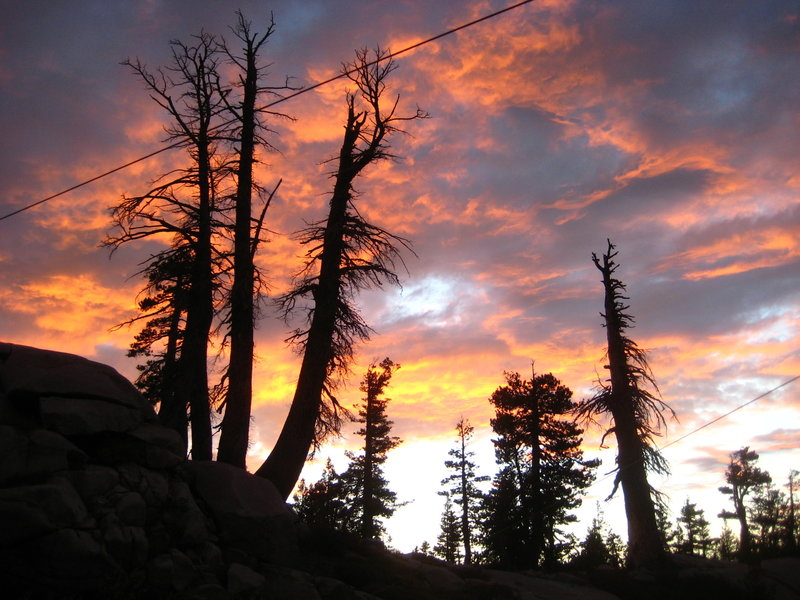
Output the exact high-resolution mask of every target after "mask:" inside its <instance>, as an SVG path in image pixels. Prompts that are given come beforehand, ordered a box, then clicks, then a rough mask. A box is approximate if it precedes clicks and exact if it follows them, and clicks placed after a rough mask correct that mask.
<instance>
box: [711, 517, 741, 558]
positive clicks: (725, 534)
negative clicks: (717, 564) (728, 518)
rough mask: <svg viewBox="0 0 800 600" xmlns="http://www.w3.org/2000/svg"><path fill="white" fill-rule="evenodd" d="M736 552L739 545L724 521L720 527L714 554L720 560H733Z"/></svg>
mask: <svg viewBox="0 0 800 600" xmlns="http://www.w3.org/2000/svg"><path fill="white" fill-rule="evenodd" d="M738 552H739V545H738V543H737V542H736V536H735V535H734V533H733V531H731V528H730V527H728V523H727V522H726V523H725V525H724V526H723V527H722V532H721V533H720V535H719V538H717V543H716V548H715V552H714V554H715V555H716V557H717V558H719V559H721V560H733V559H734V558H735V557H736V555H737V554H738Z"/></svg>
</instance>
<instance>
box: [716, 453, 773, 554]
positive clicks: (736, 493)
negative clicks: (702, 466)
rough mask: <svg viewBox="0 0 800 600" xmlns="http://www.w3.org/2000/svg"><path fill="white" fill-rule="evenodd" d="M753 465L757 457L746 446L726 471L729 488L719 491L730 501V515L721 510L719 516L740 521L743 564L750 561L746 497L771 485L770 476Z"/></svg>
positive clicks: (751, 538)
mask: <svg viewBox="0 0 800 600" xmlns="http://www.w3.org/2000/svg"><path fill="white" fill-rule="evenodd" d="M756 461H758V454H756V453H755V452H753V451H751V450H750V448H749V447H748V446H745V447H744V448H741V449H739V450H737V451H736V452H733V453H732V454H731V460H730V463H729V464H728V468H727V469H726V471H725V481H726V482H727V483H728V485H726V486H722V487H720V488H719V491H720V492H722V493H723V494H726V495H728V496H730V497H731V500H732V501H733V511H728V510H724V511H722V512H721V513H720V514H719V516H720V517H722V518H723V519H737V520H738V521H739V559H740V560H741V561H742V562H749V561H750V560H751V559H752V558H753V535H752V533H751V531H750V523H748V520H747V504H746V501H747V497H748V496H749V495H750V494H751V493H752V492H753V491H755V489H756V488H757V487H758V486H761V485H765V484H768V483H770V482H771V481H772V478H771V477H770V475H769V473H767V472H766V471H762V470H761V469H759V468H758V467H757V466H756V464H755V463H756Z"/></svg>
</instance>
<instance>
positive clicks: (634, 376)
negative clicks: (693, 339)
mask: <svg viewBox="0 0 800 600" xmlns="http://www.w3.org/2000/svg"><path fill="white" fill-rule="evenodd" d="M617 254H618V252H617V251H616V250H615V246H614V245H613V244H612V243H611V241H610V240H609V241H608V249H607V251H606V252H605V254H603V256H602V259H601V258H599V257H598V256H597V255H596V254H594V253H592V262H594V265H595V267H597V269H598V270H599V271H600V272H601V273H602V275H603V288H604V290H605V313H603V314H602V316H603V318H604V320H605V328H606V337H607V341H608V351H607V357H608V365H606V367H605V368H606V369H608V370H609V375H610V377H609V379H608V380H606V381H601V382H600V384H599V385H600V387H599V389H598V392H597V393H596V394H595V395H594V397H592V398H591V399H589V400H585V401H583V402H582V403H581V404H580V407H579V410H578V413H577V414H578V416H579V418H583V419H585V420H594V418H595V417H596V416H598V415H610V417H611V421H612V424H611V426H610V428H609V429H608V430H607V431H606V433H605V435H604V436H603V437H604V438H605V436H606V435H609V434H610V433H612V432H613V433H614V436H615V437H616V440H617V475H616V478H615V480H614V488H613V491H612V492H611V495H613V494H614V492H615V491H616V490H617V487H618V486H619V485H622V494H623V497H624V499H625V515H626V517H627V521H628V546H629V548H628V561H629V562H630V564H631V565H632V566H640V565H643V564H647V563H657V562H661V561H663V560H665V559H666V552H665V549H664V543H663V540H662V535H661V533H660V531H659V529H658V523H657V521H656V512H655V504H656V502H657V499H654V495H655V494H656V492H655V490H654V489H653V488H652V487H651V486H650V484H649V483H648V481H647V471H648V470H651V471H654V472H657V473H666V472H668V468H667V463H666V461H665V460H664V458H663V457H662V456H661V453H660V452H659V451H658V450H657V449H656V447H655V446H654V444H653V437H654V436H656V435H660V432H661V430H662V429H663V428H664V427H665V425H666V422H665V419H664V415H663V413H664V411H667V412H668V413H670V414H671V413H672V410H671V409H670V408H669V407H668V406H667V405H666V404H665V403H664V402H663V401H662V400H661V399H660V394H659V392H658V386H657V385H656V383H655V379H654V377H653V374H652V371H651V370H650V366H649V365H648V362H647V356H646V354H645V352H644V350H642V349H641V348H639V346H638V345H637V344H636V342H634V341H633V340H632V339H630V338H629V337H628V336H627V335H626V330H627V329H629V328H631V327H633V323H634V318H633V316H631V315H630V314H629V313H628V312H627V311H628V309H629V308H630V307H629V306H628V305H627V304H625V302H626V301H627V300H628V297H627V296H625V295H624V292H625V284H624V283H623V282H622V281H620V280H619V279H617V278H616V277H615V272H616V270H617V268H618V265H617V263H616V262H615V261H614V259H615V258H616V256H617Z"/></svg>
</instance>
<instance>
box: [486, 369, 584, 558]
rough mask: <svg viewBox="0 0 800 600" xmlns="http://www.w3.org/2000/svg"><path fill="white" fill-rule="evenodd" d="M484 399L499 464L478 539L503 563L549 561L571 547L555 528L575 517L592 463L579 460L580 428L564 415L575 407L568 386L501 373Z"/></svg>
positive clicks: (542, 378) (547, 379)
mask: <svg viewBox="0 0 800 600" xmlns="http://www.w3.org/2000/svg"><path fill="white" fill-rule="evenodd" d="M490 402H491V403H492V404H493V405H494V407H495V418H493V419H492V420H491V424H492V429H493V430H494V432H495V433H496V434H497V436H498V437H497V438H496V439H494V440H493V441H494V444H495V455H496V458H497V462H498V464H500V465H502V469H501V471H500V472H499V473H498V475H497V476H496V478H495V486H494V488H493V489H492V491H491V492H490V493H489V497H487V500H486V503H485V504H486V505H485V507H484V512H485V513H489V514H488V515H487V519H486V520H485V522H484V524H483V528H484V533H483V540H484V541H483V545H484V547H485V549H486V552H487V555H488V556H490V557H492V560H494V561H495V562H497V563H499V564H502V565H504V566H510V567H537V566H540V565H544V566H547V567H552V566H554V565H555V564H556V563H557V562H558V561H559V560H560V559H561V558H562V557H563V556H564V555H565V554H566V553H567V552H568V551H569V547H568V544H565V543H564V542H565V541H566V540H567V538H566V536H565V532H564V531H563V530H562V529H561V526H562V525H565V524H567V523H570V522H573V521H574V520H575V516H574V514H572V511H573V510H574V509H576V508H577V507H578V506H580V503H581V497H580V494H581V492H582V491H583V490H584V489H585V488H586V487H588V486H589V485H590V484H591V482H592V480H593V477H594V475H593V469H594V468H595V467H596V466H597V464H598V463H597V462H596V461H583V451H582V450H581V448H580V444H581V441H582V439H581V433H583V431H582V430H581V429H580V428H578V426H577V425H576V424H575V423H574V421H573V420H572V419H566V418H564V417H565V416H566V415H568V414H569V413H571V412H572V411H573V410H574V409H575V406H576V405H575V403H574V402H573V401H572V392H571V391H570V390H569V389H568V388H567V387H565V386H563V385H561V382H560V381H559V380H558V379H557V378H556V377H554V376H553V375H552V374H546V375H534V376H533V377H532V378H531V379H530V380H523V379H522V378H521V377H520V375H519V373H506V385H505V386H501V387H500V388H498V389H497V390H496V391H495V392H494V393H493V394H492V397H491V398H490ZM498 510H502V511H503V512H502V513H497V512H496V511H498ZM493 512H494V514H492V513H493Z"/></svg>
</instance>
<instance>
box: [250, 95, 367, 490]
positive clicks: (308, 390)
mask: <svg viewBox="0 0 800 600" xmlns="http://www.w3.org/2000/svg"><path fill="white" fill-rule="evenodd" d="M354 124H355V117H354V114H353V110H352V107H351V109H350V113H349V116H348V123H347V128H346V130H345V139H344V144H343V146H342V151H341V153H340V163H339V172H338V173H337V176H336V184H335V186H334V191H333V196H332V197H331V201H330V211H329V214H328V221H327V224H326V227H325V236H324V240H323V244H324V247H323V251H322V261H321V266H320V274H319V282H318V285H317V287H316V289H315V290H314V315H313V317H312V319H311V325H310V326H309V330H308V339H307V341H306V349H305V352H304V353H303V362H302V364H301V365H300V374H299V376H298V378H297V388H296V389H295V393H294V398H292V405H291V407H290V409H289V414H288V415H287V417H286V421H285V422H284V424H283V429H282V430H281V433H280V436H279V437H278V440H277V442H276V443H275V446H274V447H273V449H272V452H270V454H269V456H268V457H267V460H266V461H264V464H262V465H261V467H260V468H259V469H258V470H257V471H256V475H259V476H261V477H265V478H267V479H269V480H270V481H272V483H274V484H275V487H277V488H278V491H279V492H280V493H281V494H282V495H283V497H284V498H288V497H289V495H290V494H291V493H292V488H294V485H295V483H297V480H298V478H299V477H300V472H301V471H302V470H303V465H304V464H305V461H306V458H307V457H308V453H309V451H310V449H311V447H312V445H313V443H314V439H315V431H316V425H317V419H318V417H319V414H320V405H321V402H322V393H323V389H324V387H325V382H326V380H327V378H328V372H329V363H330V360H331V355H332V342H333V335H334V329H335V325H336V306H337V305H338V303H339V301H340V300H339V292H340V287H341V281H340V276H339V267H340V262H341V259H342V248H343V242H344V229H345V216H346V210H347V203H348V201H349V199H350V183H351V181H352V178H353V177H354V175H351V172H352V168H350V167H351V165H350V164H349V163H350V162H351V161H350V160H349V159H350V153H351V152H352V148H353V147H354V145H355V143H356V140H357V137H358V132H357V131H354V129H353V127H354Z"/></svg>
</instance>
